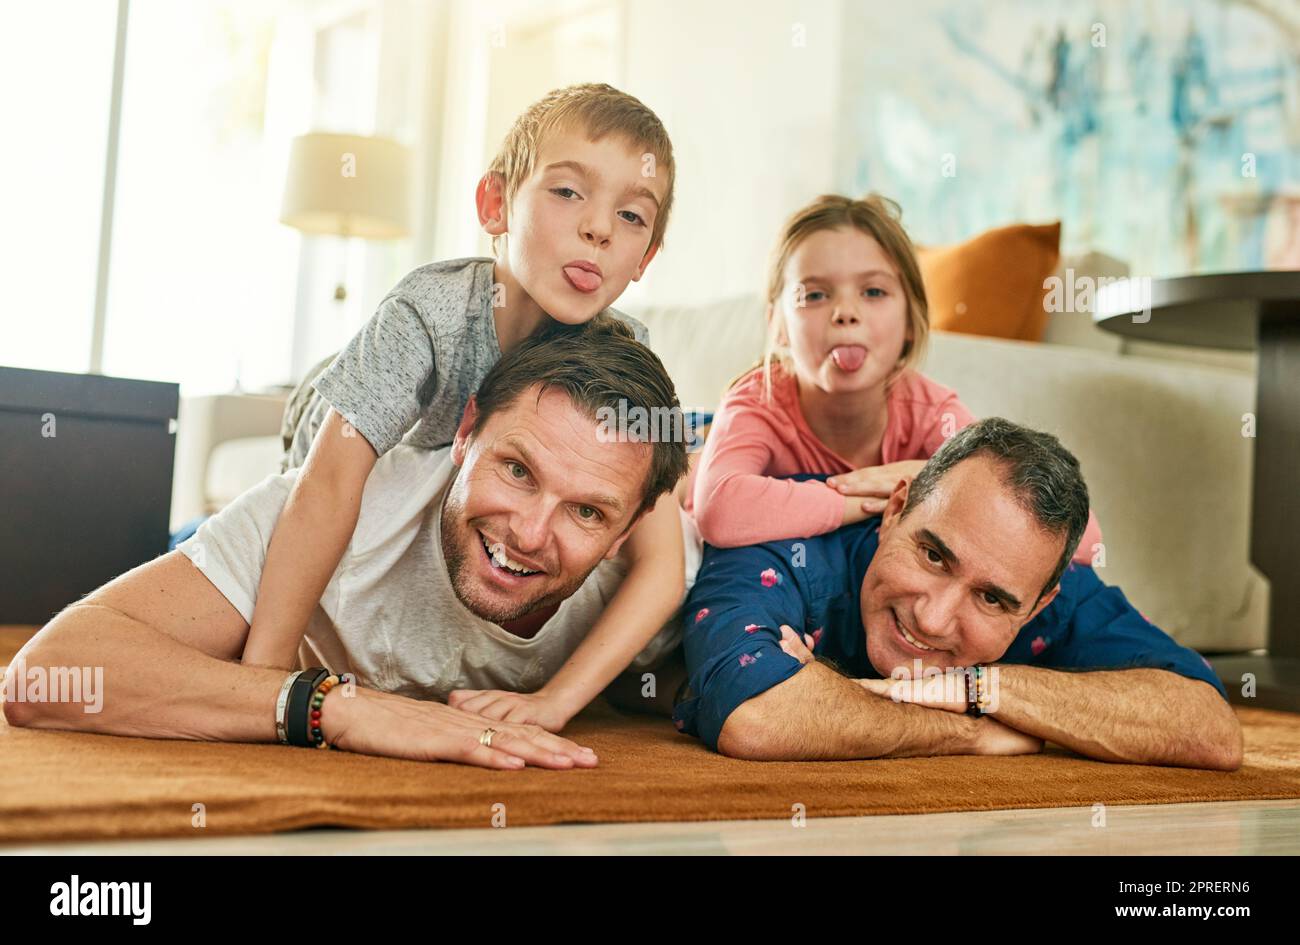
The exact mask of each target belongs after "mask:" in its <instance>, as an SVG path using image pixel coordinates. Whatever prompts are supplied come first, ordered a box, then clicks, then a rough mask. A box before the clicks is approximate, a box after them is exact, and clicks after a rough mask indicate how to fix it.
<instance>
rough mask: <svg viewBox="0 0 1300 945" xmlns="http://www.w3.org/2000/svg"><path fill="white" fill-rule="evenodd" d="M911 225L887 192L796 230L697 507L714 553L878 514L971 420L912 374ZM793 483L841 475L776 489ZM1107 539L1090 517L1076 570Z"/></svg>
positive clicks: (786, 243)
mask: <svg viewBox="0 0 1300 945" xmlns="http://www.w3.org/2000/svg"><path fill="white" fill-rule="evenodd" d="M899 215H900V214H899V209H898V205H897V204H895V203H894V202H893V201H891V200H887V199H885V198H883V197H880V196H879V195H876V194H871V195H870V196H868V197H867V198H866V199H864V200H853V199H850V198H848V197H842V196H835V195H827V196H822V197H819V198H817V199H816V200H814V201H813V202H812V203H810V204H809V205H808V206H806V207H804V208H803V209H801V210H799V211H798V212H797V213H795V214H794V216H792V217H791V218H790V220H789V221H788V222H787V224H786V227H785V231H784V234H783V235H782V238H781V242H780V245H779V246H778V247H777V252H776V254H775V256H774V258H773V264H772V268H771V272H770V276H769V280H768V289H767V301H768V306H767V318H768V337H767V344H766V350H765V351H764V355H763V359H762V361H761V362H760V363H759V365H758V366H756V367H754V368H753V369H751V370H750V371H748V372H747V373H746V374H744V375H742V376H741V377H740V378H739V379H737V380H736V381H735V382H734V383H733V384H732V385H731V387H730V389H729V390H728V391H727V393H726V395H725V396H724V397H723V400H722V404H721V405H720V406H719V408H718V412H717V415H716V417H715V418H714V421H713V427H712V429H711V430H710V432H709V436H708V439H707V440H706V442H705V446H704V451H703V453H702V455H701V458H700V462H699V467H698V469H696V470H695V472H694V485H693V487H692V488H691V489H690V490H689V495H688V496H687V498H688V501H689V502H690V505H691V506H692V511H693V513H694V516H695V522H696V525H697V527H698V529H699V532H700V535H701V537H702V538H703V539H704V540H705V541H707V542H709V543H710V544H712V545H716V546H719V547H734V546H738V545H749V544H756V543H759V542H765V541H778V540H783V539H788V538H800V537H809V536H813V535H820V534H823V533H825V532H829V531H834V530H835V529H837V528H839V527H840V526H842V525H849V524H852V523H854V522H860V521H863V520H864V519H867V518H869V517H871V516H873V515H878V514H880V513H881V512H883V511H884V508H885V504H886V501H887V499H888V498H889V494H890V492H891V491H892V489H893V487H894V485H895V484H896V483H897V482H898V480H899V479H908V480H910V479H911V478H912V477H913V476H915V475H916V473H917V472H918V471H920V469H921V467H922V466H923V465H925V461H926V460H927V459H929V457H930V456H932V455H933V454H934V453H935V451H936V450H937V449H938V448H939V447H940V446H941V445H942V444H943V442H944V440H946V439H947V438H948V437H949V436H951V435H952V434H954V433H956V432H957V431H958V430H960V429H961V428H962V427H964V426H967V425H968V424H970V423H971V422H973V420H974V418H973V417H972V415H971V413H970V411H969V410H967V409H966V407H965V405H964V404H962V402H961V401H960V400H958V398H957V395H956V394H955V393H954V392H953V391H951V390H949V389H948V388H946V387H944V386H942V385H940V384H937V383H935V382H934V381H932V380H930V379H929V378H926V377H924V376H923V375H921V374H919V373H918V372H916V371H915V370H913V365H914V364H916V363H917V362H918V361H919V360H920V357H921V354H922V352H923V350H924V346H925V341H926V338H927V336H928V334H929V315H928V313H927V309H926V299H925V287H924V285H923V284H922V281H921V271H920V267H919V266H918V264H917V261H916V255H915V253H914V252H913V249H912V243H911V240H910V239H908V236H907V233H906V232H905V231H904V230H903V227H902V225H901V223H900V222H899ZM795 473H830V474H832V475H831V476H830V478H828V479H827V480H826V481H825V482H824V483H823V482H820V481H816V480H810V481H805V482H792V481H790V480H788V479H779V478H775V477H778V476H788V475H792V474H795ZM756 510H762V514H755V512H756ZM1100 541H1101V530H1100V528H1099V527H1098V525H1097V521H1096V518H1095V517H1090V518H1089V521H1088V529H1087V531H1085V532H1084V535H1083V538H1082V539H1081V540H1080V542H1079V548H1078V551H1077V552H1076V553H1075V556H1074V560H1076V561H1080V562H1082V563H1085V564H1088V563H1091V560H1092V554H1093V548H1094V545H1095V544H1096V543H1098V542H1100Z"/></svg>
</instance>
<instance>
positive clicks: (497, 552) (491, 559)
mask: <svg viewBox="0 0 1300 945" xmlns="http://www.w3.org/2000/svg"><path fill="white" fill-rule="evenodd" d="M478 537H479V542H480V544H482V546H483V553H484V554H485V555H486V556H487V559H488V563H489V564H490V565H491V566H492V568H493V570H495V571H499V572H503V573H505V574H508V575H510V576H512V577H518V578H529V577H536V576H537V575H539V574H543V573H544V571H545V569H543V568H533V567H529V566H528V565H526V564H524V563H522V562H520V561H517V560H515V559H514V558H512V557H511V556H510V555H509V554H507V553H506V548H505V545H503V544H501V542H499V541H492V540H491V539H489V538H488V536H487V535H484V534H483V533H482V532H479V533H478ZM530 563H531V562H530Z"/></svg>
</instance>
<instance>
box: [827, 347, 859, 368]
mask: <svg viewBox="0 0 1300 945" xmlns="http://www.w3.org/2000/svg"><path fill="white" fill-rule="evenodd" d="M831 358H832V359H833V360H834V361H835V366H836V367H837V368H839V369H840V370H841V371H856V370H857V369H858V368H860V367H862V363H863V362H864V361H866V360H867V349H866V348H864V347H862V346H861V345H839V346H838V347H835V348H832V349H831Z"/></svg>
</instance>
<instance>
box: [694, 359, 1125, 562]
mask: <svg viewBox="0 0 1300 945" xmlns="http://www.w3.org/2000/svg"><path fill="white" fill-rule="evenodd" d="M886 409H887V411H888V420H887V422H886V424H885V431H884V436H883V438H882V439H881V443H880V463H881V465H885V464H887V463H896V462H900V461H902V460H908V459H920V460H925V459H929V458H930V457H931V456H933V455H934V453H935V451H936V450H938V449H939V447H940V446H942V445H943V442H944V441H945V440H946V439H947V438H948V437H950V436H951V435H952V434H954V433H956V432H957V431H958V430H960V429H962V428H963V427H965V426H969V425H970V424H971V423H974V422H975V417H974V416H973V415H972V414H971V412H970V411H969V410H967V409H966V405H965V404H963V403H962V402H961V401H960V400H959V399H958V397H957V394H956V393H955V392H954V391H953V390H951V389H950V388H947V387H944V386H943V385H942V384H939V383H936V382H935V381H932V380H930V379H929V378H928V377H925V376H924V375H922V374H919V373H917V372H915V371H906V372H904V373H903V375H902V376H901V377H899V379H898V380H897V382H896V383H895V384H894V386H893V388H892V389H891V390H890V392H889V396H888V399H887V402H886ZM854 468H855V467H854V466H853V465H852V464H851V463H850V462H849V461H848V460H846V459H845V458H844V457H842V456H840V455H839V454H838V453H836V452H835V451H834V450H832V449H830V448H829V447H828V446H826V444H824V443H822V441H821V440H819V439H818V438H817V436H816V434H814V433H813V431H812V429H811V428H810V427H809V426H808V421H807V420H806V419H805V418H804V415H803V410H802V408H801V407H800V405H799V391H798V387H797V384H796V381H795V378H794V376H793V375H792V374H789V373H787V372H786V371H784V370H782V369H781V368H780V367H779V365H773V368H772V400H771V402H770V403H769V402H765V401H764V398H763V371H762V368H755V369H754V370H753V371H751V372H749V373H748V374H746V375H745V376H744V377H742V378H741V379H740V380H739V381H737V382H736V384H735V385H734V386H733V387H732V388H731V389H730V390H729V391H727V393H726V395H725V396H724V397H723V399H722V403H721V405H720V406H719V407H718V410H717V413H716V415H715V416H714V418H713V426H712V427H711V428H710V430H709V433H708V437H707V439H706V440H705V444H704V452H703V454H702V455H701V457H700V462H699V466H698V467H697V468H696V470H695V471H694V473H693V479H694V482H693V484H692V485H691V487H690V488H689V489H688V491H687V510H688V511H689V512H691V514H692V515H693V516H694V519H695V524H696V526H697V528H698V529H699V532H700V536H701V537H702V538H703V539H704V540H705V541H707V542H708V543H709V544H711V545H716V546H717V547H720V548H733V547H737V546H740V545H753V544H758V543H760V542H765V541H780V540H782V539H786V538H803V537H811V536H813V535H822V534H825V533H826V532H831V531H834V530H835V529H837V528H839V527H840V525H841V524H842V523H843V521H844V494H843V493H841V492H839V491H837V490H836V489H834V488H832V487H831V486H828V485H826V483H824V482H819V481H816V480H809V481H805V482H793V481H791V480H789V479H779V478H775V477H778V476H792V475H796V474H798V473H825V474H826V475H838V474H840V473H847V472H852V471H853V469H854ZM1100 541H1101V526H1100V525H1099V524H1098V523H1097V518H1096V516H1095V515H1093V514H1091V513H1089V516H1088V527H1087V529H1086V530H1085V532H1084V534H1083V537H1082V538H1081V539H1080V541H1079V548H1078V550H1077V551H1076V552H1075V555H1074V560H1075V561H1078V562H1081V563H1083V564H1090V563H1091V562H1092V556H1093V547H1094V545H1096V544H1097V543H1099V542H1100Z"/></svg>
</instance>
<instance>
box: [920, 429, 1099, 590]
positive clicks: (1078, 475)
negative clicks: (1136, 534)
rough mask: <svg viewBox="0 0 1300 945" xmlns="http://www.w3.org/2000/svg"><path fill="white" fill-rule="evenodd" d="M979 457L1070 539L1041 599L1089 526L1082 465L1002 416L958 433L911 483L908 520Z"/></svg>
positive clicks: (1043, 521)
mask: <svg viewBox="0 0 1300 945" xmlns="http://www.w3.org/2000/svg"><path fill="white" fill-rule="evenodd" d="M977 455H984V456H988V457H990V458H991V459H994V460H997V461H998V462H999V463H1000V464H1001V465H1002V467H1003V473H1004V475H1003V482H1005V483H1006V484H1007V485H1008V486H1009V487H1010V488H1011V491H1012V493H1013V495H1014V496H1015V498H1016V501H1017V502H1019V503H1020V505H1021V506H1022V507H1024V509H1025V510H1026V511H1028V512H1030V513H1031V514H1032V515H1033V516H1034V520H1035V521H1036V522H1038V524H1039V525H1041V526H1042V527H1043V528H1044V529H1046V530H1047V531H1048V532H1049V533H1051V534H1053V535H1063V536H1064V537H1065V548H1064V550H1063V551H1062V552H1061V558H1060V560H1059V561H1058V562H1057V563H1056V570H1054V571H1053V572H1052V576H1051V577H1050V578H1049V579H1048V581H1047V583H1046V584H1044V585H1043V589H1042V590H1041V591H1039V597H1040V598H1041V597H1042V595H1043V594H1045V593H1047V592H1048V591H1049V590H1051V589H1052V587H1053V586H1055V584H1056V582H1057V581H1059V580H1060V579H1061V575H1062V574H1064V573H1065V569H1066V566H1067V565H1069V563H1070V559H1071V558H1072V557H1073V556H1074V550H1075V548H1077V547H1078V545H1079V539H1080V538H1082V537H1083V531H1084V529H1085V528H1087V526H1088V506H1089V502H1088V487H1087V486H1086V485H1085V484H1084V482H1083V474H1082V472H1080V470H1079V461H1078V460H1077V459H1075V458H1074V454H1073V453H1071V452H1070V451H1069V450H1067V449H1066V448H1065V447H1064V446H1062V445H1061V441H1060V440H1058V439H1057V438H1056V437H1054V436H1052V434H1050V433H1042V432H1040V431H1038V430H1030V429H1029V428H1028V427H1022V426H1020V425H1019V424H1016V423H1012V422H1011V421H1010V420H1004V419H1003V418H1001V417H989V418H987V419H985V420H980V421H978V422H976V423H972V424H971V425H970V426H968V427H966V428H965V429H963V430H959V431H958V432H957V433H956V434H955V435H954V436H952V437H950V438H949V439H948V441H947V442H946V443H944V444H943V446H941V447H939V449H938V451H937V452H935V454H934V455H933V456H931V457H930V461H929V462H927V463H926V464H925V466H924V467H922V469H921V471H920V472H919V473H917V474H916V478H915V479H913V480H912V484H911V486H910V488H909V490H908V493H907V504H906V505H904V506H903V516H906V515H907V513H908V512H910V511H911V510H912V509H913V508H915V507H916V506H918V505H920V504H921V503H922V502H924V501H925V499H926V497H927V496H929V495H930V493H931V492H933V491H934V487H935V486H936V485H938V483H939V480H940V479H942V478H943V477H944V475H945V474H946V473H947V472H948V470H950V469H952V468H953V467H954V466H956V465H957V464H958V463H960V462H961V461H962V460H964V459H969V458H970V457H972V456H977Z"/></svg>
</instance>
